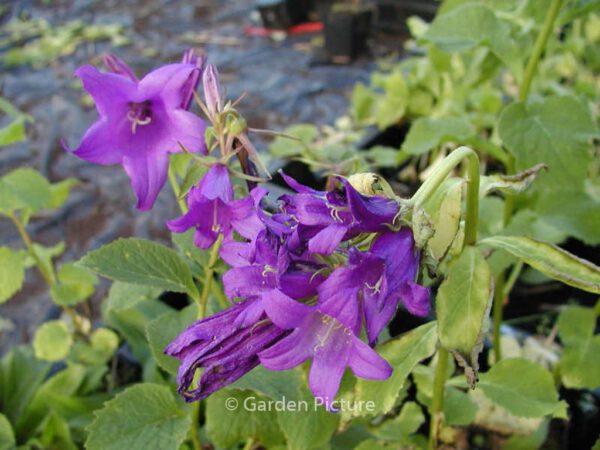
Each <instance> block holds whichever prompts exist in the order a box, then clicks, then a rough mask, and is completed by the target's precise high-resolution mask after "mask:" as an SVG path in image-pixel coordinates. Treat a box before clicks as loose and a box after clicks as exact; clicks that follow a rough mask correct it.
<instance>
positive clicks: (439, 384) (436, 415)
mask: <svg viewBox="0 0 600 450" xmlns="http://www.w3.org/2000/svg"><path fill="white" fill-rule="evenodd" d="M447 371H448V350H446V349H445V348H444V347H442V346H441V345H440V347H439V349H438V354H437V366H436V367H435V377H434V379H433V398H432V399H431V411H430V412H431V422H430V424H429V448H430V450H434V449H435V448H437V440H438V434H439V430H440V428H441V426H442V410H443V408H444V391H445V387H446V372H447Z"/></svg>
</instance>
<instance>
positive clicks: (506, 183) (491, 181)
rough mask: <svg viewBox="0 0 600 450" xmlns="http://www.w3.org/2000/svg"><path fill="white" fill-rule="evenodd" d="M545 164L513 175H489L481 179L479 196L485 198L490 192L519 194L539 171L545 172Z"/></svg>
mask: <svg viewBox="0 0 600 450" xmlns="http://www.w3.org/2000/svg"><path fill="white" fill-rule="evenodd" d="M547 169H548V167H547V166H546V165H545V164H536V165H535V166H533V167H530V168H529V169H527V170H524V171H522V172H519V173H517V174H515V175H489V176H482V177H481V187H480V189H479V195H480V196H481V197H485V196H486V195H488V194H489V193H490V192H494V191H499V192H504V193H505V194H520V193H521V192H524V191H525V190H526V189H527V188H528V187H529V185H530V184H531V183H533V181H534V180H535V178H536V177H537V175H538V173H539V172H540V171H541V170H547Z"/></svg>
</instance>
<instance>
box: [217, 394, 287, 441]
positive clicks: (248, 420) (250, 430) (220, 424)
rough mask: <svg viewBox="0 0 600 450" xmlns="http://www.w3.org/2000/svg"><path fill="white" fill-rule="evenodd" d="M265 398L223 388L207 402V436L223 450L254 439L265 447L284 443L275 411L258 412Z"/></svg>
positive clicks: (266, 400) (265, 400)
mask: <svg viewBox="0 0 600 450" xmlns="http://www.w3.org/2000/svg"><path fill="white" fill-rule="evenodd" d="M266 402H268V399H267V398H266V397H263V396H261V395H259V394H256V393H254V392H252V391H240V390H238V389H230V388H227V389H222V390H221V391H219V392H216V393H215V394H213V395H211V396H210V397H208V399H207V401H206V434H207V435H208V437H209V438H210V440H211V441H212V442H213V443H214V444H215V445H217V446H218V447H222V448H231V447H235V446H236V445H237V444H239V443H240V442H244V441H245V440H246V439H247V438H248V437H249V436H254V437H255V439H256V440H257V441H258V442H260V443H261V444H262V445H263V446H264V447H266V448H270V447H272V446H275V445H278V444H283V442H284V437H283V434H282V433H281V430H280V429H279V426H278V424H277V413H276V411H275V410H271V411H269V410H264V411H260V410H258V408H259V405H261V404H266Z"/></svg>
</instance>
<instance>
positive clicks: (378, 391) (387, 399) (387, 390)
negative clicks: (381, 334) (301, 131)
mask: <svg viewBox="0 0 600 450" xmlns="http://www.w3.org/2000/svg"><path fill="white" fill-rule="evenodd" d="M436 345H437V327H436V323H435V322H431V323H427V324H425V325H422V326H420V327H418V328H416V329H414V330H412V331H411V332H409V333H407V334H405V335H403V336H400V337H399V338H395V339H391V340H389V341H387V342H385V343H384V344H382V345H380V346H378V347H377V352H378V353H379V354H380V355H381V356H382V357H383V358H385V359H386V360H387V361H388V362H389V363H390V365H391V366H392V367H393V369H394V371H393V372H392V375H391V376H390V378H388V379H387V380H383V381H372V380H365V379H363V378H360V379H358V380H357V382H356V387H355V393H354V400H355V401H357V402H360V401H363V402H367V401H372V402H374V404H375V405H374V408H373V411H372V412H369V411H365V410H361V411H357V412H356V413H357V414H359V415H364V414H372V415H377V414H385V413H387V412H389V411H390V410H391V409H392V408H393V407H394V406H395V404H396V398H397V397H398V394H399V393H400V391H401V389H402V386H403V385H404V383H405V382H406V379H407V378H408V375H409V374H410V372H411V371H412V370H413V368H414V367H415V366H416V365H417V364H418V363H419V362H420V361H422V360H424V359H425V358H429V357H430V356H431V355H432V354H433V353H434V352H435V349H436Z"/></svg>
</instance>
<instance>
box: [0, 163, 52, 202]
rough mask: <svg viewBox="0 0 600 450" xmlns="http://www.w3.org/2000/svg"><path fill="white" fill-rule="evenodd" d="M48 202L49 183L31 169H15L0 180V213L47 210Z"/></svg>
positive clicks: (49, 194)
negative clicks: (21, 210)
mask: <svg viewBox="0 0 600 450" xmlns="http://www.w3.org/2000/svg"><path fill="white" fill-rule="evenodd" d="M50 200H51V193H50V183H49V182H48V180H46V179H45V178H44V177H43V176H42V175H41V174H40V173H39V172H37V171H35V170H33V169H30V168H20V169H16V170H13V171H12V172H9V173H8V174H7V175H4V176H3V177H2V178H0V212H4V213H9V212H11V211H15V210H19V209H28V210H29V211H30V212H36V211H39V210H40V209H44V208H47V207H48V206H49V205H50Z"/></svg>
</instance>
